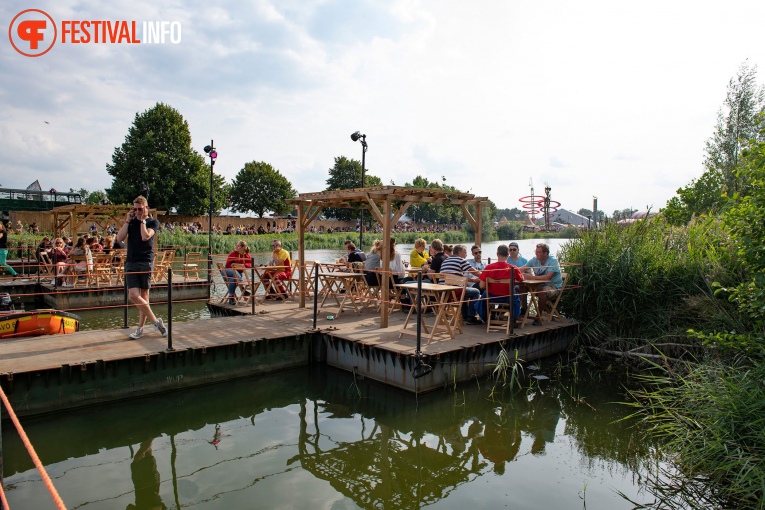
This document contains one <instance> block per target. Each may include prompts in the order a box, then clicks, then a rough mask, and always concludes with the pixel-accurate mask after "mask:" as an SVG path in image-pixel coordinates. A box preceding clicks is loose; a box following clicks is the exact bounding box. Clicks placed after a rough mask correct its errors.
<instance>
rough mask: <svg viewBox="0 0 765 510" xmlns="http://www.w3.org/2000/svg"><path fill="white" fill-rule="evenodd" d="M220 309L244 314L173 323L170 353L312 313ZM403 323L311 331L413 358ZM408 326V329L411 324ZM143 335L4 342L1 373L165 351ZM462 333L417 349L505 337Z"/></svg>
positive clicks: (282, 327) (286, 306) (307, 324)
mask: <svg viewBox="0 0 765 510" xmlns="http://www.w3.org/2000/svg"><path fill="white" fill-rule="evenodd" d="M224 308H228V309H234V310H237V311H238V312H240V313H242V314H246V315H241V316H237V317H220V318H212V319H209V320H197V321H191V322H179V323H173V327H172V329H173V331H172V342H173V348H174V349H176V350H180V349H188V348H199V347H210V346H216V345H229V344H232V343H236V342H238V341H244V340H248V341H250V340H259V339H264V338H265V339H276V338H284V337H290V336H296V335H300V334H305V333H310V332H313V329H312V328H313V308H304V309H299V308H298V307H297V304H296V303H295V302H292V301H287V302H286V303H280V302H273V301H266V302H265V304H258V305H257V307H256V313H255V315H251V314H249V313H248V312H249V306H238V307H231V306H224ZM160 315H161V314H160ZM327 316H333V317H334V319H332V320H329V319H327ZM405 318H406V314H404V313H401V312H394V313H393V314H391V315H390V317H389V327H388V328H386V329H381V328H380V317H379V315H378V314H376V313H374V311H373V310H372V309H370V308H367V309H365V310H363V311H362V314H361V315H357V314H356V313H355V312H353V311H350V312H348V311H347V310H346V311H344V312H343V313H342V314H340V315H335V314H334V312H333V311H332V310H331V309H325V310H324V311H323V312H320V313H319V315H318V317H317V323H316V326H317V331H318V332H323V333H328V334H331V335H332V336H334V337H339V338H342V339H345V340H348V341H351V342H357V343H359V344H363V345H369V346H375V347H381V348H384V349H386V350H389V351H392V352H395V353H397V354H404V355H410V354H411V355H413V354H414V352H415V350H416V347H417V339H416V338H415V337H414V336H413V335H404V336H403V337H402V338H399V337H398V336H399V332H400V331H401V328H402V327H403V325H404V319H405ZM569 324H573V323H572V322H569V321H567V322H566V323H560V322H554V323H551V324H544V325H542V326H529V325H527V326H526V327H525V328H524V329H517V328H516V330H515V333H516V335H517V336H525V335H529V334H533V333H539V332H542V331H549V330H552V329H558V328H560V327H561V326H562V325H569ZM409 327H410V328H412V325H411V324H410V326H409ZM144 330H145V331H146V333H145V335H144V337H143V338H141V339H139V340H131V339H129V338H128V337H127V335H128V334H130V333H132V332H133V331H134V327H133V328H131V329H112V330H96V331H80V332H78V333H74V334H71V335H51V336H45V337H33V338H18V339H15V340H3V341H0V374H4V373H8V372H11V373H20V372H34V371H39V370H45V369H51V368H59V367H61V365H64V364H68V365H76V364H80V363H89V362H93V361H95V360H103V361H111V360H116V359H121V358H128V357H132V356H140V355H143V354H145V353H156V352H161V351H164V350H166V349H167V338H163V337H161V336H160V335H159V333H157V332H156V331H154V328H153V327H151V326H147V327H146V328H144ZM463 331H464V334H461V335H459V334H458V335H456V337H455V338H454V339H453V340H451V339H447V340H437V339H436V340H433V342H432V343H431V344H430V345H425V344H426V342H427V339H426V338H423V341H422V343H423V345H422V349H421V350H422V352H423V353H424V354H429V355H437V354H442V353H445V352H449V351H454V350H459V349H463V348H465V347H474V346H476V345H482V344H490V343H496V342H497V341H499V340H502V339H504V338H506V337H505V335H504V333H501V332H491V333H486V327H485V326H464V327H463Z"/></svg>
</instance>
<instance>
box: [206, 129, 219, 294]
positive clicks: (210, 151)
mask: <svg viewBox="0 0 765 510" xmlns="http://www.w3.org/2000/svg"><path fill="white" fill-rule="evenodd" d="M205 154H207V155H208V156H209V157H210V206H209V208H208V209H207V218H208V223H207V283H211V282H212V211H213V167H214V166H215V160H216V159H217V157H218V151H217V150H215V143H214V142H213V140H210V145H205ZM208 292H212V285H208Z"/></svg>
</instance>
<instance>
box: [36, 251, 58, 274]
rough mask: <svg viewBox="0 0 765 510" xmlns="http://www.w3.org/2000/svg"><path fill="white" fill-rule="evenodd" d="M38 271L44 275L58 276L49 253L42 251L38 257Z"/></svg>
mask: <svg viewBox="0 0 765 510" xmlns="http://www.w3.org/2000/svg"><path fill="white" fill-rule="evenodd" d="M37 264H38V265H37V273H38V274H39V275H40V276H42V277H45V276H48V277H53V278H55V277H56V272H55V267H54V266H53V262H52V261H51V260H50V256H49V255H48V254H47V253H43V252H40V253H39V254H38V259H37Z"/></svg>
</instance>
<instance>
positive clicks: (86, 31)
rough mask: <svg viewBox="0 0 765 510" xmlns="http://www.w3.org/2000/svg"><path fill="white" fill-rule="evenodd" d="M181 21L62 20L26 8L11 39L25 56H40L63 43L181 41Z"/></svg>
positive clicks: (10, 32)
mask: <svg viewBox="0 0 765 510" xmlns="http://www.w3.org/2000/svg"><path fill="white" fill-rule="evenodd" d="M181 28H182V27H181V22H180V21H142V22H138V21H132V20H62V21H60V22H58V23H56V22H55V21H54V20H53V18H52V17H51V16H50V15H49V14H48V13H47V12H45V11H41V10H40V9H26V10H24V11H21V12H20V13H18V14H17V15H16V17H14V18H13V21H11V24H10V26H9V27H8V39H10V41H11V45H13V48H14V49H15V50H16V51H17V52H19V53H21V54H22V55H24V56H25V57H40V56H42V55H45V54H46V53H48V52H49V51H50V50H51V49H52V48H53V45H55V44H56V42H58V43H59V44H77V45H83V44H84V45H92V44H180V42H181Z"/></svg>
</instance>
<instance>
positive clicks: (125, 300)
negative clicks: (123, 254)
mask: <svg viewBox="0 0 765 510" xmlns="http://www.w3.org/2000/svg"><path fill="white" fill-rule="evenodd" d="M123 263H124V261H123ZM122 289H123V305H124V306H123V307H122V318H123V324H122V327H123V328H125V329H127V328H128V286H127V274H126V273H125V270H124V269H123V270H122Z"/></svg>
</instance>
